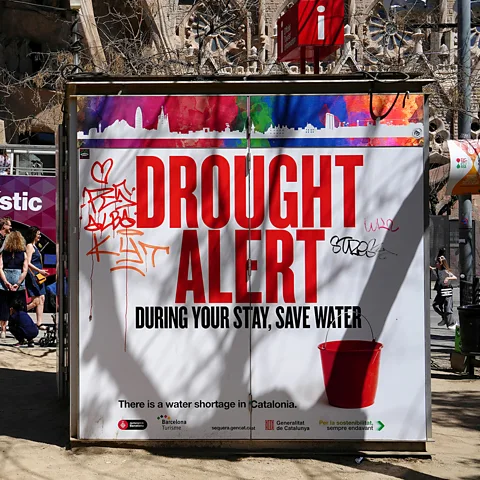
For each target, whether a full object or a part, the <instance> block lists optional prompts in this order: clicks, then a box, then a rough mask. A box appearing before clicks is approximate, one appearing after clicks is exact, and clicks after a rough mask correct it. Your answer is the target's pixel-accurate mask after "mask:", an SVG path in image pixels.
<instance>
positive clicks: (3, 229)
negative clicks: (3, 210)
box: [0, 217, 12, 252]
mask: <svg viewBox="0 0 480 480" xmlns="http://www.w3.org/2000/svg"><path fill="white" fill-rule="evenodd" d="M11 230H12V219H11V218H10V217H3V218H1V219H0V252H1V251H2V248H3V243H4V242H5V238H7V235H8V234H9V233H10V232H11Z"/></svg>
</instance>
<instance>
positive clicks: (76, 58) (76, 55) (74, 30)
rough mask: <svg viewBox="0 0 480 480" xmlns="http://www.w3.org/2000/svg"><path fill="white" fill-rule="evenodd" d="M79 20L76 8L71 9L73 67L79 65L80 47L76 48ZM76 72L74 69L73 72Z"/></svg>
mask: <svg viewBox="0 0 480 480" xmlns="http://www.w3.org/2000/svg"><path fill="white" fill-rule="evenodd" d="M79 21H80V17H79V15H78V10H76V9H75V10H73V25H72V34H73V39H72V40H73V45H74V52H73V64H74V65H75V67H78V66H79V65H80V55H79V52H80V49H79V48H78V41H79V38H78V22H79ZM74 73H77V71H76V69H75V72H74Z"/></svg>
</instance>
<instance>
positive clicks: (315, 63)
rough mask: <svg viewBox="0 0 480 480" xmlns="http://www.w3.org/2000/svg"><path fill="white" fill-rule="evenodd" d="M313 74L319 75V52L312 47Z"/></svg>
mask: <svg viewBox="0 0 480 480" xmlns="http://www.w3.org/2000/svg"><path fill="white" fill-rule="evenodd" d="M313 73H315V74H316V75H318V74H319V73H320V51H319V50H318V48H317V47H313Z"/></svg>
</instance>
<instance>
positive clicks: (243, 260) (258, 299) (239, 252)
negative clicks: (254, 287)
mask: <svg viewBox="0 0 480 480" xmlns="http://www.w3.org/2000/svg"><path fill="white" fill-rule="evenodd" d="M261 238H262V232H260V231H259V230H251V231H250V232H249V231H248V230H235V301H236V303H262V293H261V292H252V291H249V288H248V280H249V279H248V269H247V267H248V263H247V262H248V244H249V239H250V240H261ZM251 269H252V270H256V269H257V262H253V261H252V262H251Z"/></svg>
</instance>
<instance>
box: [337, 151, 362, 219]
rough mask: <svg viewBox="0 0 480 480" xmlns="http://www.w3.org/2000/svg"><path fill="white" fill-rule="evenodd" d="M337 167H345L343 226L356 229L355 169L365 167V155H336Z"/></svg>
mask: <svg viewBox="0 0 480 480" xmlns="http://www.w3.org/2000/svg"><path fill="white" fill-rule="evenodd" d="M335 165H336V166H337V167H343V225H344V227H355V220H356V211H355V167H362V166H363V155H336V156H335Z"/></svg>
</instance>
